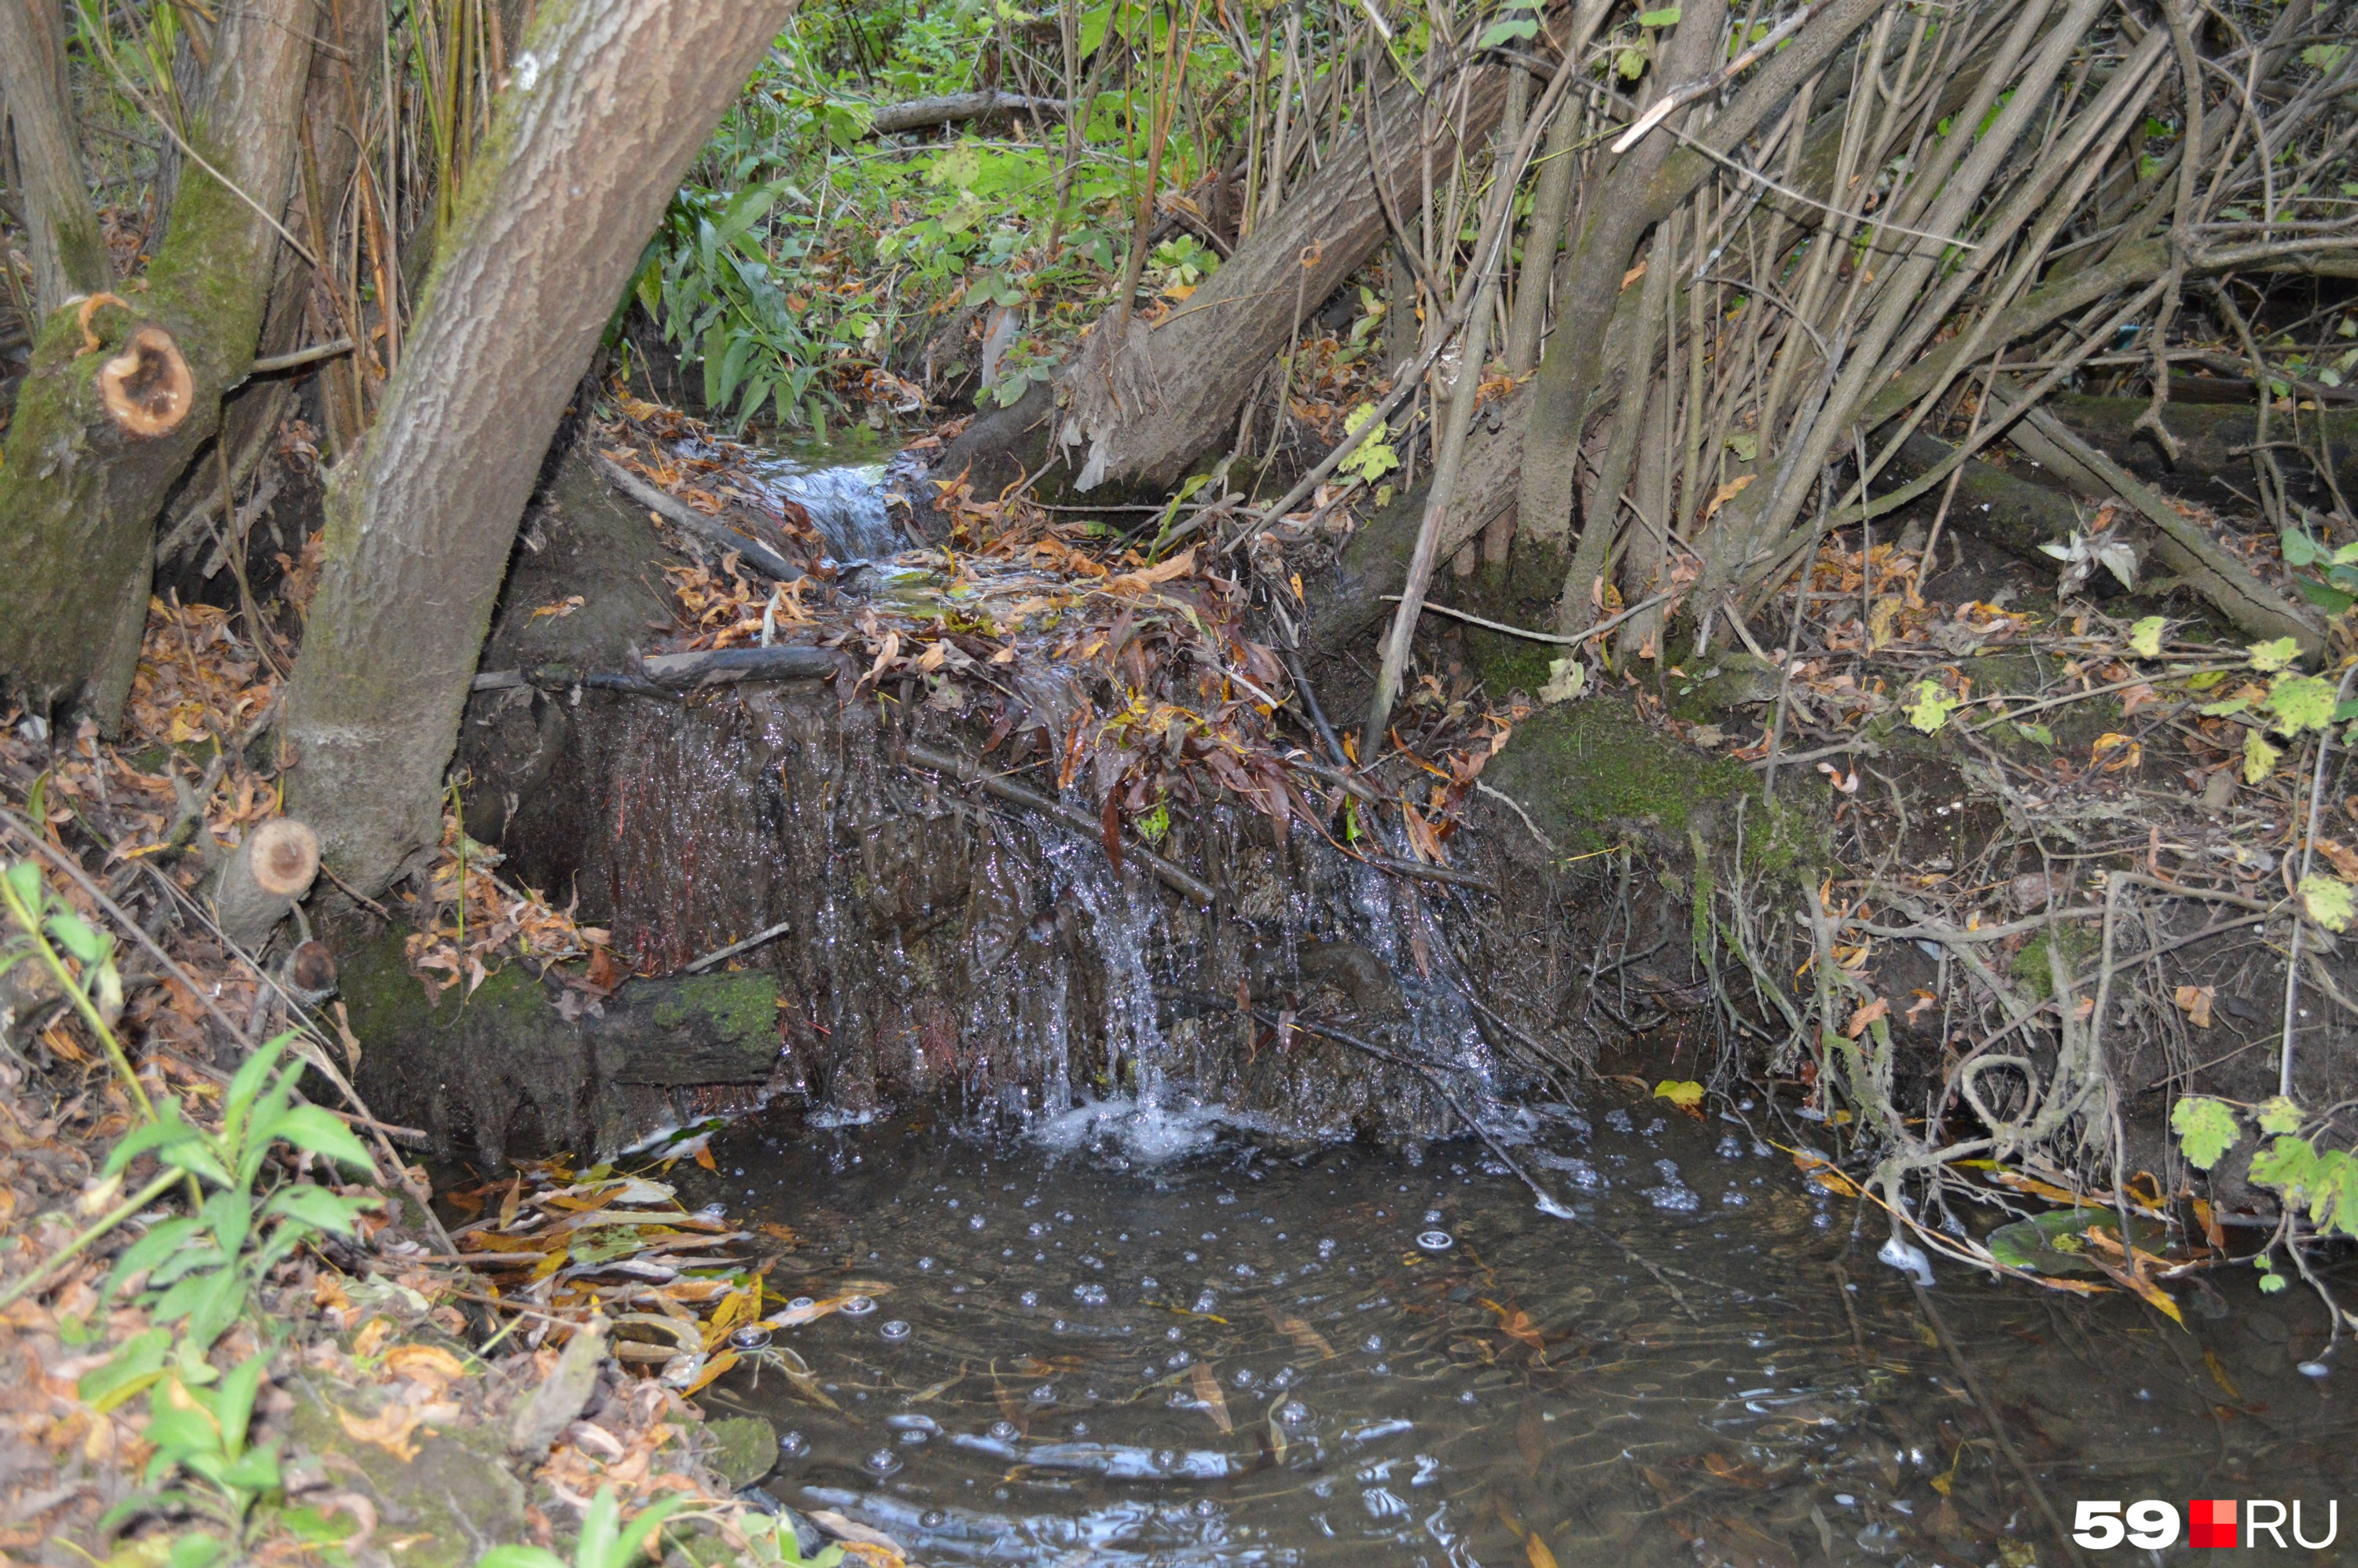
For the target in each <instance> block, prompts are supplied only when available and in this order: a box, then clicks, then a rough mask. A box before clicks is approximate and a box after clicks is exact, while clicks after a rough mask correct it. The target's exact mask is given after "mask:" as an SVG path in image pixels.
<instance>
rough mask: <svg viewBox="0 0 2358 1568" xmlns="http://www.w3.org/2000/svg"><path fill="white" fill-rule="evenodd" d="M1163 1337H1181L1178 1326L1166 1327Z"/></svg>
mask: <svg viewBox="0 0 2358 1568" xmlns="http://www.w3.org/2000/svg"><path fill="white" fill-rule="evenodd" d="M1179 1337H1180V1333H1179V1330H1178V1329H1177V1328H1176V1327H1173V1328H1166V1329H1164V1330H1163V1338H1165V1339H1177V1338H1179Z"/></svg>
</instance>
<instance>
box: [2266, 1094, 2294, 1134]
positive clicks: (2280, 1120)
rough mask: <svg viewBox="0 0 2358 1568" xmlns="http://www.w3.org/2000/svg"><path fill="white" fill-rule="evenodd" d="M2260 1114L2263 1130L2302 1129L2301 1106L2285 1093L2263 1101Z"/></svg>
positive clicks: (2289, 1130)
mask: <svg viewBox="0 0 2358 1568" xmlns="http://www.w3.org/2000/svg"><path fill="white" fill-rule="evenodd" d="M2258 1115H2259V1121H2260V1130H2261V1131H2263V1132H2266V1133H2271V1134H2273V1133H2279V1132H2299V1130H2300V1121H2301V1116H2300V1107H2299V1106H2297V1105H2295V1104H2293V1103H2292V1101H2291V1100H2289V1099H2288V1098H2285V1097H2284V1096H2283V1095H2276V1096H2274V1097H2272V1098H2268V1099H2266V1100H2265V1101H2263V1102H2262V1103H2261V1105H2260V1108H2259V1112H2258Z"/></svg>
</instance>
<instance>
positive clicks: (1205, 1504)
mask: <svg viewBox="0 0 2358 1568" xmlns="http://www.w3.org/2000/svg"><path fill="white" fill-rule="evenodd" d="M1219 1511H1220V1505H1219V1504H1217V1503H1216V1502H1214V1501H1213V1500H1212V1499H1211V1498H1196V1499H1195V1517H1196V1518H1197V1519H1210V1518H1211V1517H1212V1516H1213V1515H1214V1514H1217V1513H1218V1512H1219Z"/></svg>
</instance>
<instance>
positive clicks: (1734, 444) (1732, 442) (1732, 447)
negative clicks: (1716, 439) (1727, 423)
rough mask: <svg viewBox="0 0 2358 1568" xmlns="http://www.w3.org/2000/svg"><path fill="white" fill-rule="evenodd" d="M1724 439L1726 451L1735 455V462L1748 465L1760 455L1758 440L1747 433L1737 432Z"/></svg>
mask: <svg viewBox="0 0 2358 1568" xmlns="http://www.w3.org/2000/svg"><path fill="white" fill-rule="evenodd" d="M1725 439H1726V442H1727V449H1728V450H1729V451H1731V452H1734V453H1735V454H1736V461H1737V462H1740V463H1748V462H1750V461H1752V460H1754V459H1756V458H1758V456H1759V455H1760V438H1759V437H1758V436H1755V435H1753V434H1751V433H1750V432H1748V431H1744V430H1738V431H1737V432H1736V434H1734V435H1732V436H1729V437H1727V438H1725Z"/></svg>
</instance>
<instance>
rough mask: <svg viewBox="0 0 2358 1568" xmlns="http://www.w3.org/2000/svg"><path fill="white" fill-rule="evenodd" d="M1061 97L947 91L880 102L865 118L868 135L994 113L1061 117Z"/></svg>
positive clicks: (886, 134) (892, 132)
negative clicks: (892, 101)
mask: <svg viewBox="0 0 2358 1568" xmlns="http://www.w3.org/2000/svg"><path fill="white" fill-rule="evenodd" d="M1064 113H1065V101H1064V100H1063V99H1061V98H1027V97H1025V96H1024V95H1023V94H1022V93H1021V92H946V93H944V94H942V95H941V96H940V97H938V98H912V99H909V100H907V101H906V102H905V103H882V104H879V105H877V107H876V109H875V111H874V112H873V113H872V114H870V115H869V117H868V134H869V135H871V136H892V135H899V134H900V133H902V132H903V131H922V130H925V129H928V128H930V127H932V126H935V125H949V124H957V122H959V121H962V120H985V119H989V118H990V116H992V115H994V114H1054V115H1056V116H1057V117H1058V118H1062V117H1063V115H1064Z"/></svg>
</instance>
